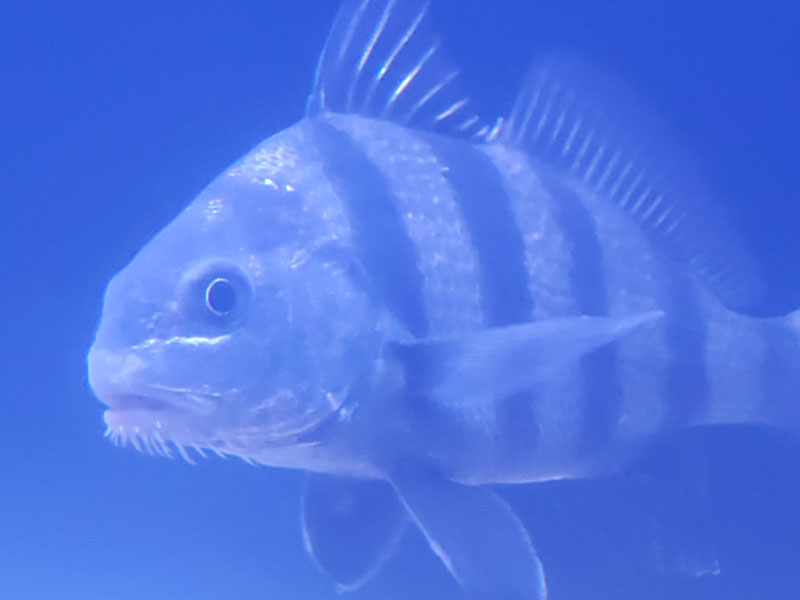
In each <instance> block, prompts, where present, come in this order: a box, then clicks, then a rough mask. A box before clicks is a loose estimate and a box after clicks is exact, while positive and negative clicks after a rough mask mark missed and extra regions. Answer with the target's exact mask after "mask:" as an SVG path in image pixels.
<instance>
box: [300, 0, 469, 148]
mask: <svg viewBox="0 0 800 600" xmlns="http://www.w3.org/2000/svg"><path fill="white" fill-rule="evenodd" d="M428 4H429V3H428V1H427V0H425V1H423V0H345V2H344V3H343V4H342V8H341V9H340V10H339V13H338V15H337V16H336V20H335V21H334V23H333V27H332V29H331V32H330V34H329V35H328V40H327V42H326V43H325V47H324V49H323V50H322V54H321V56H320V59H319V64H318V65H317V71H316V74H315V76H314V87H313V89H312V91H311V95H310V96H309V99H308V107H307V111H306V112H307V114H308V115H309V116H314V115H316V114H319V113H322V112H326V111H332V112H341V113H350V114H359V115H363V116H367V117H375V118H380V119H385V120H388V121H392V122H395V123H398V124H401V125H406V126H409V127H416V128H420V129H426V130H429V131H439V132H443V133H448V134H453V135H458V136H459V137H471V136H475V135H479V134H481V133H482V132H483V131H485V127H484V126H483V124H482V123H481V120H480V119H479V118H478V116H477V115H476V114H475V113H474V112H473V111H472V110H471V108H470V103H469V100H468V98H467V97H466V96H465V95H464V94H463V93H462V92H461V90H460V89H459V85H458V70H457V69H456V68H455V67H453V65H452V64H451V63H450V61H449V60H447V58H446V57H445V56H444V55H443V53H442V50H441V47H440V42H439V39H438V38H437V37H436V36H435V35H434V34H433V33H432V32H431V31H430V29H429V26H428V20H429V17H428Z"/></svg>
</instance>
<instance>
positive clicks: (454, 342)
mask: <svg viewBox="0 0 800 600" xmlns="http://www.w3.org/2000/svg"><path fill="white" fill-rule="evenodd" d="M662 315H663V313H661V312H659V311H652V312H647V313H640V314H635V315H630V316H626V317H590V316H577V317H559V318H553V319H548V320H545V321H535V322H532V323H522V324H520V325H510V326H507V327H494V328H491V329H484V330H479V331H472V332H468V333H466V334H463V335H459V336H453V337H448V338H440V339H424V340H419V341H415V342H412V343H408V344H405V343H404V344H395V345H394V346H393V348H392V350H393V356H394V357H396V358H397V359H398V360H400V362H401V363H402V365H403V369H404V372H405V380H406V385H407V387H408V389H409V391H410V392H411V393H412V394H416V395H419V396H425V397H427V398H429V399H432V400H434V401H440V402H443V403H454V402H458V403H462V404H463V403H465V402H469V401H484V400H486V399H494V398H502V397H505V396H508V395H510V394H513V393H515V392H519V391H522V390H526V389H530V388H532V387H534V386H536V385H537V384H539V383H542V382H543V381H546V380H547V379H548V378H550V377H552V376H553V375H554V373H556V372H557V370H558V369H559V368H561V367H563V366H565V365H567V364H569V363H570V362H573V361H577V360H578V359H579V358H580V357H581V356H583V355H585V354H587V353H589V352H591V351H592V350H595V349H596V348H599V347H600V346H603V345H605V344H608V343H611V342H613V341H615V340H617V339H619V338H620V337H622V336H624V335H626V334H627V333H628V332H630V331H631V330H633V329H635V328H637V327H640V326H643V325H644V324H646V323H649V322H652V321H654V320H656V319H658V318H659V317H660V316H662Z"/></svg>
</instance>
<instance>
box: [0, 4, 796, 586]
mask: <svg viewBox="0 0 800 600" xmlns="http://www.w3.org/2000/svg"><path fill="white" fill-rule="evenodd" d="M337 5H338V3H337V2H335V1H333V0H331V1H330V2H327V1H326V2H316V1H314V2H312V1H310V0H308V1H297V2H277V1H260V2H256V1H249V2H237V3H231V4H230V5H225V6H222V5H218V6H212V5H205V4H202V5H197V4H195V3H188V2H186V3H182V2H175V3H170V4H168V5H164V4H162V3H156V2H145V3H140V4H137V5H132V4H131V5H117V4H108V5H105V4H103V5H99V4H96V3H90V2H75V3H71V4H70V5H69V6H67V5H58V4H55V3H48V2H35V1H34V2H30V3H27V4H14V5H8V6H4V7H3V8H0V73H2V75H3V76H2V81H3V91H2V92H0V148H1V149H2V169H0V181H2V183H3V187H2V189H3V191H4V193H3V197H2V199H0V207H2V218H0V256H1V257H2V264H3V265H4V267H5V269H4V271H3V281H4V285H3V292H4V293H3V294H0V326H1V329H0V331H2V344H0V386H1V387H0V402H1V403H2V404H1V405H0V406H2V411H1V412H0V478H1V479H0V598H9V599H13V600H17V599H20V600H24V599H40V598H75V599H88V598H100V597H103V598H106V597H111V598H118V599H122V600H124V599H128V598H131V599H133V598H143V597H146V598H155V599H160V598H164V599H167V598H196V599H205V598H220V597H222V598H236V599H237V600H249V599H260V598H280V599H306V598H320V599H324V598H337V597H339V595H338V594H337V593H336V592H335V590H334V585H333V583H332V581H331V580H330V579H329V578H328V577H327V576H326V575H324V574H322V573H319V572H318V571H317V570H316V569H315V568H314V566H313V565H312V563H311V561H309V560H308V559H307V557H306V556H305V552H304V549H303V541H302V537H301V534H300V523H299V497H300V491H301V488H302V485H303V477H302V474H301V473H296V472H291V471H282V470H277V469H269V468H265V467H259V468H254V467H252V466H249V465H247V464H244V463H243V462H241V461H238V460H235V459H226V460H221V459H217V458H213V459H209V460H205V461H199V462H198V465H197V466H194V467H192V466H189V465H187V464H186V463H184V462H183V461H180V460H173V461H169V460H164V459H156V458H152V457H150V456H146V455H143V454H140V453H137V452H135V451H133V450H131V449H130V448H127V449H120V448H115V447H114V446H113V445H112V444H110V443H109V442H108V440H106V439H104V438H103V435H102V434H103V431H104V425H103V423H102V406H101V405H100V403H99V402H98V401H97V400H96V399H95V398H94V397H93V395H92V393H91V390H90V389H89V387H88V384H87V380H86V367H85V355H86V351H87V349H88V347H89V345H90V343H91V341H92V334H93V331H94V327H95V326H96V323H97V320H98V318H99V314H100V313H99V311H100V307H101V301H102V293H103V290H104V288H105V285H106V283H107V282H108V280H109V278H110V277H111V276H112V275H113V274H114V273H115V272H116V271H118V270H119V269H120V268H121V267H123V266H124V265H125V264H126V263H127V262H128V261H129V260H130V259H131V258H132V256H133V255H134V253H135V252H136V251H137V250H138V249H139V248H140V247H141V246H142V245H143V244H144V243H146V241H147V240H148V239H149V238H150V237H151V236H152V235H153V234H155V233H156V232H157V231H158V230H160V229H161V228H162V227H163V226H164V225H166V224H167V223H168V222H169V221H170V220H171V219H172V218H173V217H174V216H175V215H176V214H177V213H178V212H179V211H180V210H181V209H182V208H183V207H184V206H185V205H186V204H187V203H188V202H189V201H190V200H191V199H192V198H193V197H194V196H195V195H196V194H197V193H198V192H199V191H200V190H201V189H202V188H203V186H204V185H205V184H206V183H208V182H209V181H210V180H211V179H212V178H213V177H214V176H216V175H217V174H218V173H219V172H220V171H222V169H223V168H225V167H226V166H227V165H228V164H230V163H231V162H233V161H234V160H235V159H237V158H238V157H239V156H241V155H242V154H244V153H245V152H247V151H249V150H250V148H252V147H253V146H254V145H255V144H256V143H258V142H259V141H261V140H262V139H264V138H266V137H267V136H268V135H271V134H272V133H275V132H277V131H279V130H281V129H283V128H284V127H286V126H288V125H290V124H292V123H293V122H295V121H296V120H298V119H299V118H300V117H301V116H302V114H303V110H304V106H305V99H306V96H307V94H308V92H309V89H310V82H311V77H312V74H313V70H314V66H315V64H316V59H317V55H318V53H319V50H320V49H321V47H322V44H323V42H324V40H325V36H326V34H327V31H328V28H329V26H330V23H331V21H332V20H333V17H334V15H335V12H336V8H337ZM432 10H433V12H434V16H435V22H436V23H437V24H438V25H439V27H440V32H441V35H442V38H443V40H444V43H445V47H446V48H447V50H448V53H449V55H450V56H451V57H452V58H453V59H454V60H455V61H456V62H457V63H459V64H461V65H462V66H463V72H464V79H465V87H466V88H467V90H468V91H470V93H471V95H472V97H473V99H474V100H475V103H476V106H478V107H479V108H481V110H482V112H483V114H485V115H487V116H491V117H493V116H495V115H498V114H504V113H506V112H507V111H508V109H509V107H510V106H511V104H512V103H513V100H514V97H515V95H516V93H517V90H518V88H519V86H520V81H521V80H522V78H523V76H524V73H525V70H526V68H527V65H528V63H529V61H530V60H531V59H532V58H533V57H535V56H536V55H537V53H540V52H548V51H553V50H567V51H570V52H574V53H575V54H578V55H580V56H584V57H586V58H587V59H588V60H590V61H593V62H597V63H598V64H602V65H604V66H605V67H607V68H609V69H611V70H613V71H614V72H615V73H616V74H617V75H618V76H619V77H620V78H621V79H622V80H624V81H626V82H628V84H629V85H630V86H631V87H632V88H634V89H635V90H637V91H638V92H639V94H640V96H641V97H642V98H643V100H644V101H645V102H646V103H647V104H648V105H650V106H651V107H652V108H653V110H654V111H655V112H656V113H658V114H659V115H660V116H661V117H662V119H663V120H664V121H665V122H666V123H667V124H668V126H669V127H670V128H671V129H674V131H675V132H676V134H677V135H679V136H680V137H681V138H682V140H683V141H684V144H685V146H686V147H687V148H688V149H690V151H692V152H693V153H694V154H695V155H696V157H697V161H698V163H699V165H700V167H701V169H702V170H703V171H704V173H705V174H706V175H707V176H708V178H709V180H710V181H711V182H713V184H714V185H715V186H716V190H717V192H718V196H719V197H720V198H721V199H723V201H724V202H725V205H726V207H727V208H728V209H729V211H730V212H731V214H732V216H733V219H734V220H735V221H737V223H738V224H739V226H741V228H742V229H743V230H744V232H745V234H746V236H747V239H748V241H749V242H750V244H751V246H752V250H753V254H754V255H755V256H756V258H757V259H758V261H759V263H760V264H761V265H762V269H763V272H764V276H765V279H766V280H767V282H768V283H769V286H770V291H771V294H770V300H769V302H768V303H767V304H766V305H765V306H764V307H762V308H761V311H763V312H764V313H769V314H780V313H783V312H786V311H788V310H790V309H793V308H797V307H798V306H800V276H799V275H798V273H800V270H799V269H798V268H797V262H798V260H797V259H798V257H800V238H798V236H797V233H796V232H797V231H798V226H800V206H799V205H800V203H799V202H798V193H797V181H798V177H797V168H796V157H797V155H798V140H800V117H798V113H797V106H798V105H800V68H798V66H797V60H796V57H797V56H798V55H800V52H799V51H800V42H798V40H797V39H796V33H795V32H796V31H797V28H798V26H799V25H800V9H798V8H797V7H795V6H791V5H789V4H788V3H781V2H767V3H763V4H761V5H759V6H755V5H750V3H734V4H732V5H731V4H728V5H725V6H723V5H720V4H718V3H714V2H677V3H676V2H658V1H648V2H624V3H618V4H616V5H615V6H614V7H605V6H598V5H597V3H592V2H578V1H564V2H525V3H523V2H496V3H495V2H491V3H490V2H481V1H477V0H475V1H466V2H464V1H458V0H434V2H433V5H432ZM798 368H800V365H798ZM798 402H800V392H799V393H798ZM500 492H501V494H502V495H503V496H504V497H505V498H506V499H507V500H508V502H509V503H510V504H511V505H512V506H513V507H514V508H515V510H516V511H517V513H518V514H519V515H520V517H521V519H522V521H523V522H524V523H525V525H526V527H527V528H528V529H529V531H530V532H531V537H532V538H533V539H534V541H535V544H536V546H537V549H538V551H539V553H540V554H541V556H542V560H543V561H544V562H545V564H546V568H547V577H548V584H549V588H550V593H551V597H552V598H553V599H554V600H573V599H584V598H592V599H595V598H645V599H649V598H673V597H681V598H702V599H705V598H758V597H769V598H779V599H780V598H787V599H788V598H794V597H797V595H798V594H800V574H798V572H797V570H796V567H795V565H796V564H797V562H798V559H800V542H798V540H800V504H799V503H798V499H800V441H798V438H797V436H792V435H789V434H784V433H779V432H774V431H768V430H762V429H756V428H746V429H744V430H743V429H742V428H733V427H729V428H718V429H714V430H710V429H703V430H697V431H692V432H684V433H681V434H678V435H675V436H671V437H670V438H669V439H665V440H659V441H658V442H656V443H655V444H654V446H653V447H652V448H650V449H649V450H648V451H647V452H646V453H645V454H644V455H643V456H642V457H641V458H639V459H638V460H636V461H635V462H634V464H633V465H632V466H631V467H629V468H628V469H626V470H625V471H624V472H622V473H620V474H619V475H616V476H614V477H609V478H604V479H602V480H596V481H575V482H568V481H561V482H553V483H547V484H541V485H537V486H519V487H511V486H508V487H503V488H501V489H500ZM350 597H352V598H353V599H354V600H360V599H367V598H381V599H398V600H399V599H404V598H410V597H414V598H460V597H461V593H460V592H459V590H458V588H457V586H456V585H455V584H454V583H453V582H452V581H451V579H450V577H449V576H448V575H447V573H446V571H445V570H444V569H443V568H442V567H441V565H440V564H439V562H438V560H437V559H436V557H435V556H434V555H433V554H432V553H431V552H430V551H429V549H428V548H427V545H426V542H425V541H424V539H423V538H422V536H421V535H420V534H419V533H418V532H416V531H412V530H411V529H409V531H408V533H407V534H406V536H405V537H404V539H403V541H402V543H401V545H400V548H399V549H398V552H397V554H396V555H395V556H393V557H392V558H390V559H389V560H388V562H387V563H386V565H385V566H384V568H383V569H382V570H381V571H380V572H379V573H378V574H377V576H376V577H375V579H374V580H373V581H371V582H370V583H369V584H368V585H367V586H365V587H364V588H363V589H361V590H359V591H356V592H353V593H352V594H351V595H350Z"/></svg>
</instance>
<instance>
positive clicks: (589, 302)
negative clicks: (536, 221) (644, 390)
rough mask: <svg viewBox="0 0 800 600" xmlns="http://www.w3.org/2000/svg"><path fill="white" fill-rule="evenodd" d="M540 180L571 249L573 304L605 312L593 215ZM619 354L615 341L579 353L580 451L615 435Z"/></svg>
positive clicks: (598, 447)
mask: <svg viewBox="0 0 800 600" xmlns="http://www.w3.org/2000/svg"><path fill="white" fill-rule="evenodd" d="M544 184H545V188H546V189H547V190H548V191H549V192H550V193H551V194H553V200H554V204H555V209H556V210H555V217H556V219H557V221H558V225H559V228H560V230H561V232H562V234H563V235H564V238H565V239H566V240H567V243H568V247H569V248H570V249H571V256H570V258H571V259H572V261H571V264H570V265H569V282H570V290H571V293H572V297H573V298H574V300H575V303H576V305H577V307H578V310H579V311H580V312H581V313H582V314H587V315H607V314H608V292H607V289H606V278H605V265H604V262H603V248H602V245H601V243H600V240H599V239H598V237H597V231H596V227H595V222H594V219H593V218H592V217H591V215H590V214H589V212H588V210H587V209H586V206H585V205H584V204H583V202H582V201H581V199H580V197H578V195H577V194H576V193H575V192H574V191H572V190H571V189H568V188H567V187H566V186H565V185H563V184H560V183H559V182H558V181H556V180H555V178H554V177H547V178H545V179H544ZM565 267H566V265H565ZM618 360H619V349H618V347H617V344H616V343H611V344H608V345H606V346H604V347H602V348H598V349H597V350H595V351H594V352H591V353H590V354H587V355H586V356H584V357H583V358H582V359H581V363H580V371H581V378H582V382H583V390H582V399H581V414H582V415H583V422H582V423H581V427H580V434H579V436H578V453H579V455H580V456H588V455H595V454H596V453H598V452H600V451H602V450H604V449H605V448H606V447H607V446H608V443H609V442H610V441H612V439H613V437H614V432H615V429H616V424H617V421H618V420H619V416H620V412H621V410H622V400H623V392H622V385H621V383H620V374H619V364H618ZM600 458H601V457H599V456H598V459H600Z"/></svg>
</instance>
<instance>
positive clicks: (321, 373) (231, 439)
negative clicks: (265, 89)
mask: <svg viewBox="0 0 800 600" xmlns="http://www.w3.org/2000/svg"><path fill="white" fill-rule="evenodd" d="M284 137H288V136H284ZM281 140H282V138H281V136H280V134H279V135H278V136H275V137H274V138H272V139H270V140H267V142H265V143H264V144H262V145H261V146H259V147H257V148H256V149H255V150H253V152H252V153H251V154H249V155H248V156H246V157H245V158H244V159H242V160H241V161H240V162H239V163H237V164H235V165H234V166H233V167H231V168H230V169H228V170H227V171H226V172H224V173H223V174H222V175H220V176H219V177H218V178H217V179H216V180H215V181H213V182H212V183H211V184H210V185H209V186H208V187H207V188H206V189H205V190H204V191H203V192H202V193H201V194H200V195H199V196H198V197H197V198H196V199H195V200H194V201H193V202H192V203H191V204H190V205H189V206H188V207H187V208H186V209H185V210H184V211H183V212H182V213H181V214H179V215H178V216H177V217H176V218H175V220H174V221H172V222H171V223H170V224H169V225H168V226H167V227H165V228H164V229H163V230H162V231H161V232H160V233H158V234H157V235H156V236H155V237H154V238H153V239H152V240H151V241H150V242H149V243H148V244H147V245H145V246H144V247H143V248H142V249H141V250H140V251H139V252H138V254H137V255H136V256H135V257H134V258H133V260H132V261H131V262H130V264H128V266H126V267H125V268H124V269H123V270H122V271H120V272H119V273H118V274H117V275H116V276H115V277H114V278H113V279H112V280H111V282H110V283H109V285H108V287H107V290H106V292H105V297H104V303H103V310H102V316H101V320H100V324H99V326H98V329H97V331H96V334H95V340H94V343H93V345H92V347H91V349H90V351H89V355H88V368H89V382H90V385H91V386H92V388H93V390H94V392H95V394H96V395H97V396H98V398H99V399H100V400H101V401H102V402H104V403H105V404H106V405H107V409H106V411H105V415H104V418H105V422H106V424H107V426H108V432H107V434H108V435H109V436H111V437H112V439H114V440H115V441H118V442H120V441H121V442H122V443H126V442H127V441H131V442H132V443H133V445H135V446H136V447H137V448H138V447H140V446H141V447H144V448H147V449H150V450H155V451H156V452H160V453H164V446H165V445H166V447H167V448H169V445H168V444H169V443H170V442H172V443H173V444H174V445H175V446H177V447H178V448H179V449H181V448H182V447H183V446H194V447H197V448H203V447H207V448H211V449H214V450H217V451H219V452H222V453H230V454H239V455H242V456H247V455H248V454H249V455H258V456H263V453H264V448H281V447H286V446H290V445H296V444H299V443H300V442H299V441H298V439H299V438H301V437H303V436H304V435H305V436H306V437H307V435H308V432H309V431H310V430H313V429H314V428H316V427H317V426H318V425H319V424H320V423H321V422H322V421H324V420H325V419H326V417H328V416H329V415H331V414H333V413H336V412H337V411H339V410H340V408H341V407H342V405H343V403H344V402H345V400H346V399H347V398H348V396H349V394H350V393H351V392H352V390H353V388H354V386H356V384H357V383H358V381H360V380H361V378H363V376H364V370H365V368H364V366H365V365H370V364H372V363H373V362H374V361H375V353H376V348H377V346H376V343H377V341H376V323H377V319H378V317H377V313H376V309H375V307H374V306H373V305H374V302H373V301H372V300H371V299H370V294H369V293H368V290H366V289H365V288H364V286H363V285H361V284H359V282H358V275H357V269H355V268H354V266H353V265H354V264H355V263H354V261H353V260H351V258H350V257H351V253H350V251H349V249H348V247H347V244H346V243H344V242H342V241H340V240H339V238H337V236H336V235H335V232H334V233H333V234H332V232H331V228H330V227H328V226H326V225H325V221H326V219H325V218H324V216H322V217H321V216H320V215H319V214H318V213H319V211H316V210H310V209H309V205H308V202H309V200H308V197H307V196H306V195H305V194H304V189H305V187H307V186H305V187H304V179H303V177H304V176H303V175H298V172H299V171H298V170H297V169H295V168H294V166H293V165H292V163H291V162H288V163H286V162H282V159H280V158H276V157H279V155H282V154H287V153H288V152H289V150H287V149H290V148H291V140H289V142H287V141H285V140H284V141H281ZM265 161H266V162H268V163H269V164H270V165H271V167H270V169H271V171H270V172H269V176H267V175H265V173H264V172H258V170H257V169H256V170H254V165H263V164H265ZM248 165H249V166H248ZM290 182H294V185H293V184H292V183H290ZM323 212H324V211H323Z"/></svg>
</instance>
